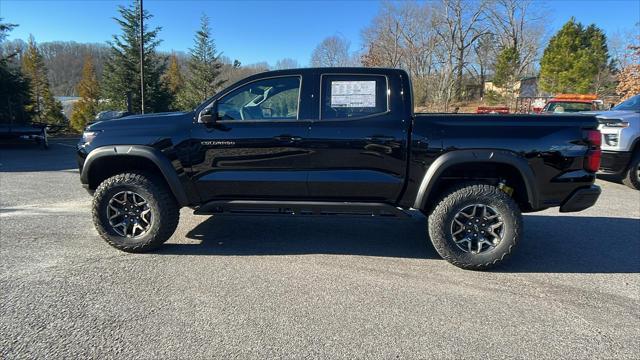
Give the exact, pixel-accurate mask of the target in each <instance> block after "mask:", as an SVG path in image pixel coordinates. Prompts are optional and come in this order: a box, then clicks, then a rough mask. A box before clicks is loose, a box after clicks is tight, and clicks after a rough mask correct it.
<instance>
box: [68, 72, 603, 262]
mask: <svg viewBox="0 0 640 360" xmlns="http://www.w3.org/2000/svg"><path fill="white" fill-rule="evenodd" d="M411 91H412V90H411V83H410V80H409V76H408V74H407V73H406V72H404V71H402V70H394V69H366V68H323V69H290V70H280V71H273V72H265V73H261V74H257V75H253V76H250V77H248V78H246V79H244V80H241V81H239V82H237V83H235V84H233V85H231V86H229V87H228V88H227V89H225V90H222V91H221V92H220V93H218V94H217V95H215V96H213V97H212V98H210V99H208V100H206V101H204V102H203V103H202V104H201V105H200V106H198V107H197V108H196V109H195V110H194V111H191V112H188V113H175V114H150V115H138V116H128V117H124V118H120V119H115V120H109V121H102V122H97V123H95V124H93V125H90V126H89V127H87V128H86V130H85V132H84V134H83V137H82V140H81V142H80V143H79V144H78V164H79V168H80V180H81V182H82V184H83V186H84V187H85V188H86V189H88V190H89V191H90V192H91V193H93V194H94V195H93V196H94V198H93V219H94V223H95V226H96V229H97V230H98V232H99V234H100V235H101V236H102V237H103V238H104V239H105V240H106V241H107V242H108V243H109V244H110V245H112V246H114V247H116V248H118V249H120V250H124V251H129V252H144V251H148V250H151V249H153V248H156V247H158V246H160V245H161V244H162V243H164V242H165V241H166V240H167V239H169V237H170V236H171V235H172V234H173V232H174V230H175V229H176V226H177V224H178V216H179V211H178V210H179V208H181V207H185V206H188V207H191V208H193V209H194V210H195V213H196V214H220V213H277V214H301V215H312V214H315V215H329V214H352V215H362V214H367V215H372V214H373V215H380V216H406V214H407V213H411V214H415V213H416V212H417V211H420V212H422V213H423V214H424V215H425V216H426V217H427V219H428V233H429V237H430V239H431V242H432V243H433V245H434V247H435V249H436V250H437V252H438V253H439V254H440V255H441V256H442V257H443V258H444V259H446V260H448V261H449V262H451V263H452V264H454V265H456V266H459V267H461V268H465V269H487V268H490V267H492V266H494V265H496V264H498V263H500V262H501V261H503V260H504V259H505V258H506V257H507V256H508V255H509V254H510V253H511V252H512V250H513V249H514V247H515V246H516V244H517V243H518V242H519V241H520V240H521V239H522V234H523V228H522V215H521V213H522V212H532V211H539V210H542V209H546V208H549V207H559V208H560V211H561V212H573V211H581V210H583V209H586V208H588V207H590V206H592V205H593V204H594V203H595V202H596V200H597V199H598V196H599V195H600V188H599V187H598V186H595V185H594V184H593V183H594V180H595V173H596V171H597V170H598V167H599V161H600V141H601V135H600V132H599V131H598V130H597V126H598V122H597V121H596V119H595V117H593V116H585V115H580V116H572V115H566V116H554V115H548V116H538V115H470V114H467V115H464V114H433V115H429V114H419V113H414V112H413V100H412V99H413V97H412V92H411ZM401 224H402V223H401V222H399V223H398V226H401ZM363 241H366V240H363Z"/></svg>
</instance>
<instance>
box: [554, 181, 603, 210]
mask: <svg viewBox="0 0 640 360" xmlns="http://www.w3.org/2000/svg"><path fill="white" fill-rule="evenodd" d="M601 192H602V191H601V190H600V187H599V186H596V185H591V186H589V187H584V188H580V189H577V190H576V191H574V192H573V193H571V195H569V197H568V198H567V199H566V200H565V201H564V202H563V203H562V205H560V212H576V211H582V210H584V209H586V208H589V207H591V206H593V205H594V204H595V203H596V201H597V200H598V197H600V193H601Z"/></svg>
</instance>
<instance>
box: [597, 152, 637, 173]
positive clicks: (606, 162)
mask: <svg viewBox="0 0 640 360" xmlns="http://www.w3.org/2000/svg"><path fill="white" fill-rule="evenodd" d="M630 160H631V152H629V151H603V152H602V162H601V163H600V171H599V173H601V174H620V173H622V172H624V171H625V170H627V166H629V161H630Z"/></svg>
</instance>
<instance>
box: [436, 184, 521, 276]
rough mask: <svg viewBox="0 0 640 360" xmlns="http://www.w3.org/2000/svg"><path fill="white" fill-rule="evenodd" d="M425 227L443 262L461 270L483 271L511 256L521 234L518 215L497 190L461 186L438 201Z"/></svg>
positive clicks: (518, 210)
mask: <svg viewBox="0 0 640 360" xmlns="http://www.w3.org/2000/svg"><path fill="white" fill-rule="evenodd" d="M428 226H429V237H430V238H431V242H432V243H433V246H434V247H435V249H436V251H437V252H438V254H440V256H442V258H443V259H445V260H447V261H448V262H450V263H452V264H453V265H455V266H457V267H460V268H463V269H474V270H484V269H488V268H490V267H493V266H495V265H497V264H498V263H500V262H501V261H502V260H504V259H505V258H506V257H507V256H508V255H509V254H510V253H511V250H512V249H513V247H514V246H515V245H516V243H517V242H518V241H519V238H520V236H521V234H522V215H521V213H520V209H519V207H518V205H517V204H516V202H515V201H514V200H513V199H512V198H511V197H510V196H509V195H507V194H506V193H504V192H503V191H502V190H500V189H499V188H498V187H496V186H493V185H485V184H464V185H460V186H457V187H454V188H453V189H451V190H450V191H448V192H447V193H446V194H445V195H444V196H443V197H442V198H441V199H440V201H439V202H438V204H437V205H436V206H435V208H434V209H433V211H432V212H431V214H429V218H428Z"/></svg>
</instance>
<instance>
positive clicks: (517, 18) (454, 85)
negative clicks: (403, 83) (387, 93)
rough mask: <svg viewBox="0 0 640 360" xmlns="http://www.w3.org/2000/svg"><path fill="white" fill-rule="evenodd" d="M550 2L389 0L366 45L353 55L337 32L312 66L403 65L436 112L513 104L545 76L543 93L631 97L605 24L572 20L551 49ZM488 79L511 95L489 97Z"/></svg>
mask: <svg viewBox="0 0 640 360" xmlns="http://www.w3.org/2000/svg"><path fill="white" fill-rule="evenodd" d="M542 6H543V5H542V4H541V3H540V2H535V1H532V0H439V1H430V2H424V3H418V2H383V3H382V6H381V9H380V11H379V13H378V15H377V16H375V17H374V18H373V19H372V21H371V23H370V24H369V26H367V27H366V28H364V29H363V30H362V34H361V40H362V41H361V42H362V43H363V48H362V49H360V50H359V51H354V52H351V51H350V42H349V41H348V40H347V39H344V38H342V37H340V36H331V37H328V38H326V39H325V40H323V41H322V42H321V43H320V44H318V46H317V47H316V48H315V50H314V51H313V54H312V58H311V65H313V66H343V65H344V64H347V65H364V66H372V67H391V68H403V69H405V70H406V71H407V72H408V73H409V75H410V76H411V78H412V80H413V85H414V96H415V103H416V105H418V106H422V107H426V108H428V109H430V110H434V111H443V110H444V111H446V110H448V109H450V107H451V105H452V104H457V103H460V102H464V101H469V100H472V99H484V98H485V97H496V96H497V97H499V99H497V101H502V102H505V103H509V102H511V101H513V100H514V97H515V96H516V91H515V90H516V84H517V83H518V82H519V80H520V79H522V78H525V77H538V76H539V88H540V90H542V92H546V93H549V94H555V93H595V94H598V95H611V94H613V93H616V92H618V93H620V94H621V95H623V96H626V95H627V93H624V94H623V93H621V90H620V89H621V87H620V86H618V90H616V86H617V85H619V84H621V83H623V84H624V83H625V81H624V80H625V79H627V78H630V77H629V76H627V77H621V76H620V75H621V74H624V73H625V72H624V69H625V65H624V64H621V63H620V58H619V57H616V58H614V57H612V56H611V55H610V52H609V49H608V45H607V38H606V36H605V34H604V32H603V31H602V30H601V29H600V28H598V27H597V26H595V25H589V26H586V27H585V26H584V25H582V24H580V23H578V22H576V20H575V19H573V18H571V19H570V20H569V21H568V22H567V23H566V24H565V25H564V26H563V27H562V28H561V29H560V30H559V31H558V32H557V33H556V34H555V35H554V36H553V37H551V38H550V39H549V41H548V44H547V46H546V47H545V48H544V49H543V44H544V42H545V33H546V26H547V24H548V19H547V18H546V17H545V13H544V9H543V8H542ZM631 46H634V45H631ZM635 46H637V42H636V45H635ZM623 52H624V53H625V56H629V53H632V52H633V49H632V48H631V47H628V48H627V49H626V51H623ZM626 73H629V71H627V72H626ZM487 80H491V81H492V82H493V83H494V85H496V86H498V87H500V88H503V89H505V91H504V94H495V93H493V94H484V86H483V85H484V83H485V81H487ZM623 87H624V86H623ZM635 89H636V90H635V91H636V93H637V92H640V89H638V88H635ZM629 93H630V92H629Z"/></svg>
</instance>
